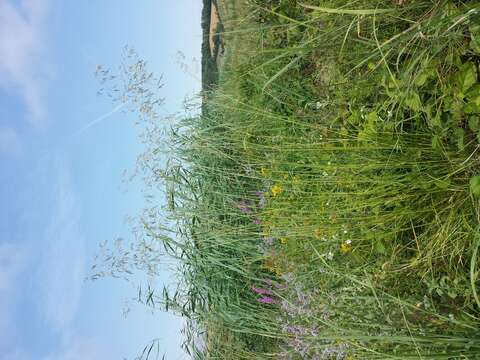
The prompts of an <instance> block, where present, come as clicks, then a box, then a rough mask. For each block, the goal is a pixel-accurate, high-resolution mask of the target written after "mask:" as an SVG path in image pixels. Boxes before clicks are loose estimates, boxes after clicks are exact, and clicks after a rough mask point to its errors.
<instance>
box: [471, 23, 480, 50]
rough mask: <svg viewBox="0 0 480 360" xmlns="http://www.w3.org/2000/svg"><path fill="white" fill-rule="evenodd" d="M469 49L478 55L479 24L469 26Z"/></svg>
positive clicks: (479, 43)
mask: <svg viewBox="0 0 480 360" xmlns="http://www.w3.org/2000/svg"><path fill="white" fill-rule="evenodd" d="M469 30H470V38H471V40H470V48H471V49H472V50H473V51H474V52H476V53H477V54H480V24H479V23H478V21H477V22H472V24H471V25H470V29H469Z"/></svg>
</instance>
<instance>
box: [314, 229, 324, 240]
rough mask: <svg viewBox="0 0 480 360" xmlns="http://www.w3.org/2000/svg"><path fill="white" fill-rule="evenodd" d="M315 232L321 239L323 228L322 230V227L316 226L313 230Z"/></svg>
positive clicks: (316, 236)
mask: <svg viewBox="0 0 480 360" xmlns="http://www.w3.org/2000/svg"><path fill="white" fill-rule="evenodd" d="M313 234H314V235H315V238H317V239H320V237H321V236H322V230H320V228H316V229H315V230H314V231H313Z"/></svg>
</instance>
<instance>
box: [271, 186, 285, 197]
mask: <svg viewBox="0 0 480 360" xmlns="http://www.w3.org/2000/svg"><path fill="white" fill-rule="evenodd" d="M282 191H283V189H282V187H281V186H280V185H278V184H275V185H273V187H272V195H273V196H277V195H278V194H280V193H281V192H282Z"/></svg>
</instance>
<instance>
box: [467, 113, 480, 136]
mask: <svg viewBox="0 0 480 360" xmlns="http://www.w3.org/2000/svg"><path fill="white" fill-rule="evenodd" d="M468 127H469V128H470V130H472V131H473V132H477V131H478V130H480V118H479V117H478V116H470V118H469V119H468Z"/></svg>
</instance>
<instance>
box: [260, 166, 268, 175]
mask: <svg viewBox="0 0 480 360" xmlns="http://www.w3.org/2000/svg"><path fill="white" fill-rule="evenodd" d="M260 175H262V176H263V177H266V176H267V175H268V170H267V169H265V168H264V167H262V168H260Z"/></svg>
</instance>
